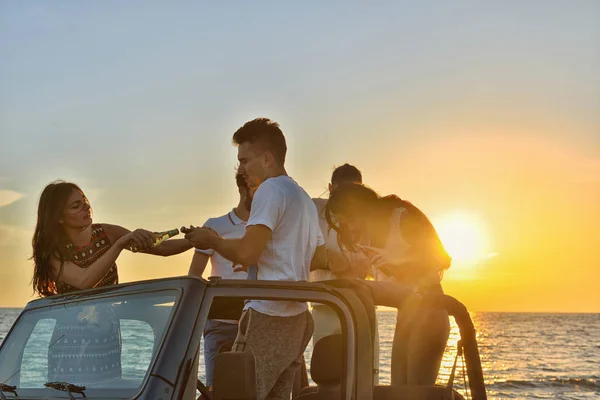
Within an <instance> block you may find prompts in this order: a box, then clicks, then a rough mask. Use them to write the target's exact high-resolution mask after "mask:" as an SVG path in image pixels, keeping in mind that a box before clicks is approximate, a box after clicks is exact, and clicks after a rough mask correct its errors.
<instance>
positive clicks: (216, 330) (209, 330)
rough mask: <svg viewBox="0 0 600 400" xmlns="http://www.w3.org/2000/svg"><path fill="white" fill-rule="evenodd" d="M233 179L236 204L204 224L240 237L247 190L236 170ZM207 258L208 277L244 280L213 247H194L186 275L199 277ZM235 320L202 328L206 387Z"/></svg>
mask: <svg viewBox="0 0 600 400" xmlns="http://www.w3.org/2000/svg"><path fill="white" fill-rule="evenodd" d="M235 181H236V184H237V187H238V192H239V202H238V205H237V206H236V207H235V208H234V209H233V210H231V211H230V212H228V213H227V214H225V215H222V216H220V217H216V218H209V219H208V220H207V221H206V222H205V223H204V225H203V226H204V227H207V228H211V229H213V230H214V231H215V232H216V233H217V234H218V235H219V236H221V237H224V238H234V239H237V238H241V237H243V236H244V233H245V232H246V221H247V220H248V215H249V214H250V202H251V199H250V191H249V188H248V184H247V183H246V180H245V179H244V175H243V174H242V173H240V172H238V173H236V176H235ZM209 258H210V264H211V276H220V277H221V278H223V279H246V278H247V273H246V272H245V271H237V272H234V270H233V268H232V266H231V261H229V260H228V259H226V258H224V257H223V256H222V255H220V254H219V253H216V252H214V251H213V250H212V249H206V250H200V249H196V251H195V253H194V257H193V258H192V263H191V265H190V271H189V275H191V276H197V277H199V278H200V277H202V274H203V273H204V269H205V268H206V264H207V263H208V260H209ZM237 331H238V325H237V320H222V319H214V320H213V319H209V320H208V321H206V325H205V327H204V365H205V368H206V386H208V387H209V388H211V387H212V383H213V370H214V367H215V357H216V356H217V350H218V349H219V347H220V346H221V345H222V344H223V343H226V342H228V341H233V340H235V337H236V336H237Z"/></svg>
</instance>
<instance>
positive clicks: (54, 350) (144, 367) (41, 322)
mask: <svg viewBox="0 0 600 400" xmlns="http://www.w3.org/2000/svg"><path fill="white" fill-rule="evenodd" d="M178 296H179V292H178V291H176V290H164V291H159V292H156V291H155V292H152V293H135V294H128V295H122V296H112V297H109V298H100V299H99V298H91V299H85V298H81V299H77V300H72V301H69V302H65V303H61V304H55V305H52V306H46V307H43V308H39V309H32V310H29V311H26V312H24V313H23V315H21V317H20V318H19V319H18V320H17V322H16V323H15V325H14V327H13V329H12V331H11V332H10V334H9V336H7V337H6V339H5V341H4V343H3V344H2V347H1V349H0V383H4V384H7V385H11V386H16V391H17V393H18V394H19V396H20V397H23V396H32V397H38V396H52V397H68V394H67V393H65V392H61V391H58V390H55V389H51V388H47V387H46V386H45V384H47V383H49V382H68V383H69V384H73V385H78V386H85V387H86V389H85V395H86V396H87V397H95V396H94V395H96V396H97V397H102V398H127V397H131V396H134V395H135V394H136V393H137V392H138V391H139V389H140V387H141V385H142V383H143V382H144V380H145V377H146V375H147V372H148V369H149V368H150V366H151V362H152V360H153V359H154V355H155V353H156V352H157V350H158V348H159V347H160V344H161V342H162V339H163V336H164V333H165V331H166V328H167V327H168V325H169V321H170V317H171V313H172V311H173V308H174V306H175V303H176V301H177V299H178ZM0 397H1V396H0ZM76 397H77V395H76ZM78 397H81V395H78Z"/></svg>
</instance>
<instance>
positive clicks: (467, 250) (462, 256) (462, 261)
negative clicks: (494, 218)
mask: <svg viewBox="0 0 600 400" xmlns="http://www.w3.org/2000/svg"><path fill="white" fill-rule="evenodd" d="M433 223H434V225H435V227H436V229H437V231H438V234H439V236H440V239H441V240H442V243H443V244H444V247H445V248H446V251H447V252H448V253H449V254H450V256H451V257H452V268H453V269H454V270H460V272H465V273H468V271H469V270H472V269H473V268H476V266H477V264H478V263H479V262H481V261H484V260H487V259H489V258H491V257H493V256H494V255H495V253H493V252H491V251H490V250H491V249H490V238H489V232H488V230H487V228H486V227H485V226H484V224H483V222H482V221H481V220H480V219H479V218H477V217H476V216H475V215H473V214H472V213H468V212H466V211H456V212H453V213H450V214H447V215H444V216H443V217H442V218H439V219H438V220H436V221H433Z"/></svg>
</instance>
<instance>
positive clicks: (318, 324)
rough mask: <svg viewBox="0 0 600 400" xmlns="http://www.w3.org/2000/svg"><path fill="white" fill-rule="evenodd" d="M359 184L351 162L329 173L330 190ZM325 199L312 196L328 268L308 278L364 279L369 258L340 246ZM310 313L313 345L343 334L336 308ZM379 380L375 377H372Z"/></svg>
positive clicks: (320, 307)
mask: <svg viewBox="0 0 600 400" xmlns="http://www.w3.org/2000/svg"><path fill="white" fill-rule="evenodd" d="M349 182H354V183H359V184H360V183H362V173H361V172H360V170H359V169H358V168H356V167H355V166H354V165H350V164H347V163H346V164H344V165H342V166H339V167H337V168H335V169H334V171H333V173H332V174H331V183H330V184H329V185H328V186H329V187H328V189H329V193H330V194H331V192H332V191H333V190H335V189H336V188H337V187H338V186H339V185H341V184H343V183H349ZM327 200H328V199H322V198H315V199H313V201H314V203H315V205H316V206H317V211H318V213H319V226H320V227H321V232H322V233H323V237H324V239H325V246H326V247H327V258H328V260H329V269H327V270H325V269H320V270H315V271H312V272H311V273H310V280H311V281H326V280H330V279H343V278H347V279H352V278H358V279H365V278H367V276H368V275H369V270H370V268H371V261H370V260H369V258H368V257H367V256H365V255H364V254H362V253H360V252H351V251H348V250H346V249H342V248H340V245H339V243H338V237H337V232H336V231H335V230H333V229H331V228H330V227H329V224H328V223H327V218H326V217H325V208H326V206H327ZM312 316H313V319H314V321H315V331H314V333H313V346H315V345H316V343H317V342H318V341H319V340H320V339H321V338H323V337H325V336H330V335H336V334H341V333H342V328H341V326H340V320H339V318H338V316H337V314H336V313H335V311H334V310H333V309H332V308H331V307H329V306H327V305H324V304H319V303H313V304H312ZM373 357H374V360H373V362H374V368H375V369H376V370H377V369H378V368H379V333H378V330H377V326H376V327H375V338H374V353H373ZM375 382H376V383H377V382H378V377H377V376H376V377H375Z"/></svg>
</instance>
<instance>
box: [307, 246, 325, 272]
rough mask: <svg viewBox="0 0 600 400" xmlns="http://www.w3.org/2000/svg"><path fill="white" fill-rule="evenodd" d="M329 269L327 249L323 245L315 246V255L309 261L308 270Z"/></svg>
mask: <svg viewBox="0 0 600 400" xmlns="http://www.w3.org/2000/svg"><path fill="white" fill-rule="evenodd" d="M317 269H329V260H328V257H327V247H325V245H322V246H317V249H316V250H315V254H314V256H313V258H312V260H311V261H310V270H311V271H314V270H317Z"/></svg>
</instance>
